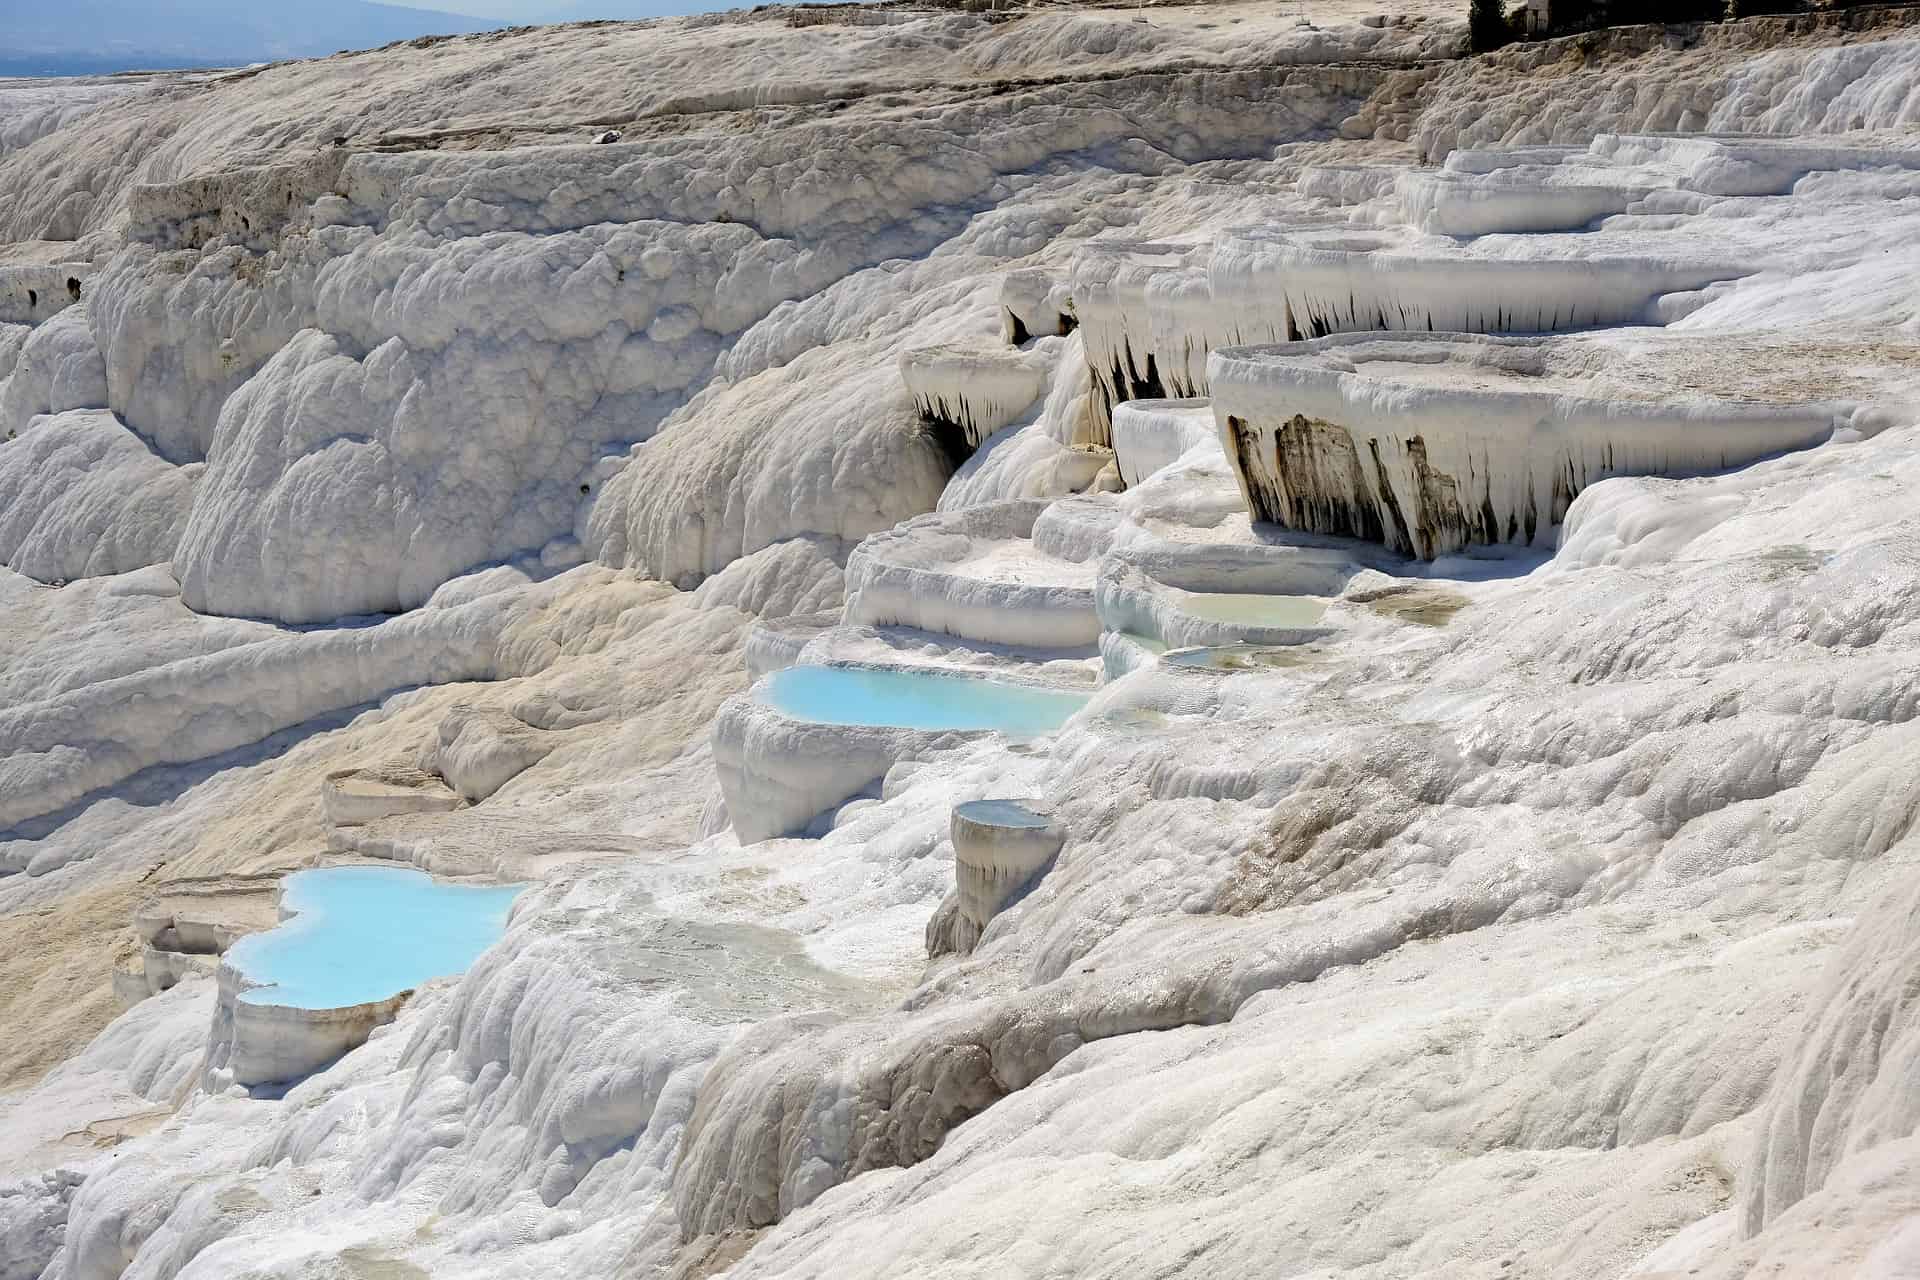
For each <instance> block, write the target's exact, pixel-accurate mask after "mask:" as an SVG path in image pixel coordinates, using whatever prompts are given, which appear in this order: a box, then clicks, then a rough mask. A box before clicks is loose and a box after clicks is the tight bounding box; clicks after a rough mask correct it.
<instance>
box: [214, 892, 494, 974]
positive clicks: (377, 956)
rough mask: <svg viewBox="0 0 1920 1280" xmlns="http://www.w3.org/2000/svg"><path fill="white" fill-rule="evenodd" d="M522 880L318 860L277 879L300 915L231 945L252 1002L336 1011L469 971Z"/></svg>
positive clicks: (285, 904)
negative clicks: (477, 881) (479, 880)
mask: <svg viewBox="0 0 1920 1280" xmlns="http://www.w3.org/2000/svg"><path fill="white" fill-rule="evenodd" d="M524 888H526V886H525V885H519V884H510V885H466V884H446V883H443V882H441V881H438V880H435V879H434V878H433V877H432V876H429V875H425V874H423V873H421V872H418V871H414V870H411V869H409V868H406V867H321V868H317V869H314V870H310V871H296V872H295V873H294V874H292V875H290V876H288V877H287V878H286V880H284V881H283V882H282V883H281V890H280V892H281V898H280V904H281V910H282V912H283V913H285V912H293V913H297V914H294V915H293V916H292V918H291V919H287V920H283V921H281V923H280V924H279V925H278V926H277V927H275V928H273V929H269V930H268V931H267V932H265V933H256V934H251V935H249V936H247V937H245V938H242V939H241V940H240V941H239V942H236V943H235V944H234V945H233V946H232V947H231V948H229V949H228V951H227V954H226V962H227V963H228V964H229V965H231V966H233V968H235V969H237V970H238V971H239V972H241V973H242V974H244V975H246V976H247V977H248V978H249V979H251V980H252V981H254V982H259V983H263V984H268V985H264V986H260V987H255V988H251V989H249V990H247V991H246V992H244V993H242V995H241V996H240V999H241V1000H242V1001H244V1002H246V1003H248V1004H272V1005H284V1006H287V1007H289V1008H294V1009H338V1008H344V1007H345V1006H347V1005H355V1004H367V1003H369V1002H371V1001H375V1000H385V999H387V998H388V997H389V996H395V995H398V994H399V993H400V992H402V991H406V990H409V989H411V988H413V987H416V986H419V985H420V984H421V983H423V982H426V981H427V980H429V979H431V978H445V977H451V976H452V975H454V974H457V973H464V972H466V970H467V967H468V966H469V965H471V964H472V963H473V962H474V961H475V960H476V959H478V958H479V955H480V953H481V952H482V951H485V950H486V949H487V948H488V947H490V946H492V945H493V943H494V942H495V940H496V939H498V938H499V937H500V935H501V934H502V933H503V932H505V931H506V927H507V909H508V908H509V907H511V906H512V905H513V900H514V899H515V898H516V897H518V896H519V895H520V891H521V890H522V889H524Z"/></svg>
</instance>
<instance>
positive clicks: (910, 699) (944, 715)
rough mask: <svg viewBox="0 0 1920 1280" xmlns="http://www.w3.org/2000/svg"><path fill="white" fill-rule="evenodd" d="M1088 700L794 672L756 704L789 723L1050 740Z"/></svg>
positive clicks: (875, 674) (958, 678) (945, 678)
mask: <svg viewBox="0 0 1920 1280" xmlns="http://www.w3.org/2000/svg"><path fill="white" fill-rule="evenodd" d="M1091 696H1092V695H1091V694H1086V693H1074V692H1071V691H1069V690H1065V689H1045V688H1040V687H1038V686H1035V685H1025V684H1013V683H1011V682H1009V681H1005V680H993V679H989V678H987V677H984V676H970V675H961V674H958V673H954V674H948V673H946V672H939V671H911V670H902V669H887V668H873V667H827V666H800V667H788V668H787V669H786V670H784V671H777V672H775V673H774V674H773V675H772V676H771V677H769V678H768V680H767V683H766V686H765V688H764V690H763V691H762V693H761V697H762V699H763V700H764V701H766V702H768V703H769V704H771V705H772V706H773V707H774V708H775V709H777V710H779V711H780V712H782V713H783V714H785V715H788V716H791V717H793V718H794V719H796V720H808V721H812V722H814V723H816V724H845V725H873V726H883V727H890V728H899V729H927V730H935V731H939V730H991V731H997V732H1000V733H1006V734H1011V735H1013V736H1016V737H1032V736H1035V735H1038V734H1043V733H1052V732H1053V731H1054V730H1055V729H1058V728H1059V727H1060V726H1061V725H1062V724H1064V723H1066V721H1067V718H1068V717H1069V716H1071V715H1073V713H1074V712H1076V711H1078V710H1079V709H1080V708H1081V707H1083V706H1085V705H1086V702H1087V699H1088V698H1089V697H1091Z"/></svg>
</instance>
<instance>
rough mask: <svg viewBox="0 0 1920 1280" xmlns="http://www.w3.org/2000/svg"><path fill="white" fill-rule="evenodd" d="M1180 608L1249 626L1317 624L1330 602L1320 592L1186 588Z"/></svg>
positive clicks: (1207, 616) (1199, 614) (1219, 620)
mask: <svg viewBox="0 0 1920 1280" xmlns="http://www.w3.org/2000/svg"><path fill="white" fill-rule="evenodd" d="M1180 608H1181V609H1182V610H1183V611H1185V612H1187V613H1190V614H1192V615H1193V616H1194V617H1196V618H1204V619H1206V620H1207V621H1208V622H1225V623H1231V624H1235V625H1238V626H1248V627H1313V626H1318V625H1319V623H1320V619H1321V617H1322V616H1323V615H1324V614H1325V613H1326V611H1327V602H1326V601H1325V600H1324V599H1322V598H1321V597H1319V596H1277V595H1248V594H1241V593H1238V592H1223V591H1183V592H1181V593H1180Z"/></svg>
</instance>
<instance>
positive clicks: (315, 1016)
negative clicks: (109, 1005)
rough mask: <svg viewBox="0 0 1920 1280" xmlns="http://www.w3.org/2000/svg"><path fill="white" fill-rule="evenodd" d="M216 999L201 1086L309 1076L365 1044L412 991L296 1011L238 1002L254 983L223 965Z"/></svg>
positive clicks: (284, 1080)
mask: <svg viewBox="0 0 1920 1280" xmlns="http://www.w3.org/2000/svg"><path fill="white" fill-rule="evenodd" d="M217 980H218V983H219V990H220V996H219V1002H218V1004H217V1005H216V1006H215V1008H214V1014H213V1025H212V1027H211V1028H210V1030H209V1031H208V1033H207V1056H206V1065H205V1067H204V1068H203V1076H202V1080H203V1087H213V1086H215V1085H216V1084H218V1085H225V1084H228V1083H230V1084H237V1085H241V1086H243V1087H246V1088H254V1087H257V1086H260V1085H279V1084H287V1083H290V1082H292V1081H296V1080H303V1079H305V1078H306V1077H307V1076H310V1075H312V1074H313V1073H314V1072H316V1071H318V1070H320V1069H321V1068H322V1067H325V1066H326V1065H327V1064H329V1063H331V1062H333V1061H335V1060H336V1059H338V1058H339V1057H340V1056H341V1055H342V1054H344V1053H347V1052H348V1051H350V1050H353V1049H357V1048H359V1047H360V1046H361V1045H363V1044H365V1043H366V1042H367V1037H368V1036H370V1035H372V1034H373V1032H374V1030H375V1028H377V1027H381V1026H384V1025H386V1024H387V1023H389V1022H392V1021H393V1019H394V1015H395V1014H397V1013H398V1012H399V1011H400V1008H401V1006H403V1005H404V1004H406V1002H407V1001H408V999H410V998H411V997H412V995H413V993H412V992H411V991H403V992H401V993H400V994H399V995H396V996H389V997H388V998H387V999H385V1000H374V1001H370V1002H368V1003H366V1004H355V1005H345V1006H342V1007H340V1008H335V1009H299V1008H293V1007H290V1006H287V1005H277V1004H266V1003H261V1002H256V1001H252V1000H242V999H241V998H240V996H241V994H242V993H244V992H245V991H247V990H248V989H249V988H250V987H252V986H253V985H254V984H252V983H250V982H249V981H248V980H247V979H246V977H245V976H244V975H242V974H240V973H239V972H237V971H236V970H235V969H234V968H233V967H232V966H231V965H228V964H224V963H223V964H222V965H221V966H220V970H219V975H218V979H217Z"/></svg>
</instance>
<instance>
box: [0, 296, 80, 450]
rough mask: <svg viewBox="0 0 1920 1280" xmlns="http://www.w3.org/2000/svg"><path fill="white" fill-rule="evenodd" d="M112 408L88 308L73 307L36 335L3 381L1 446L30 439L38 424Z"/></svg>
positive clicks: (21, 349) (39, 327)
mask: <svg viewBox="0 0 1920 1280" xmlns="http://www.w3.org/2000/svg"><path fill="white" fill-rule="evenodd" d="M106 403H107V375H106V368H105V365H104V364H103V362H102V361H101V358H100V349H99V348H98V347H97V346H95V345H94V341H93V331H92V330H91V329H89V328H88V326H87V307H85V306H84V305H83V306H77V307H68V308H66V309H65V310H63V311H61V312H60V314H58V315H56V316H55V317H53V319H51V320H49V321H47V322H46V323H45V324H40V325H36V326H34V327H33V329H32V330H30V331H29V332H28V334H27V336H26V339H25V341H23V342H22V343H21V344H20V347H19V351H18V354H17V355H16V356H15V357H14V361H13V372H12V373H11V374H9V375H8V376H7V377H5V378H0V441H3V440H8V439H12V438H14V437H16V436H19V435H22V434H24V433H25V432H26V431H28V430H29V429H30V428H31V427H32V425H33V419H34V418H36V417H39V416H41V415H43V414H55V413H65V412H66V411H67V410H69V409H100V408H104V407H105V406H106Z"/></svg>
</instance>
